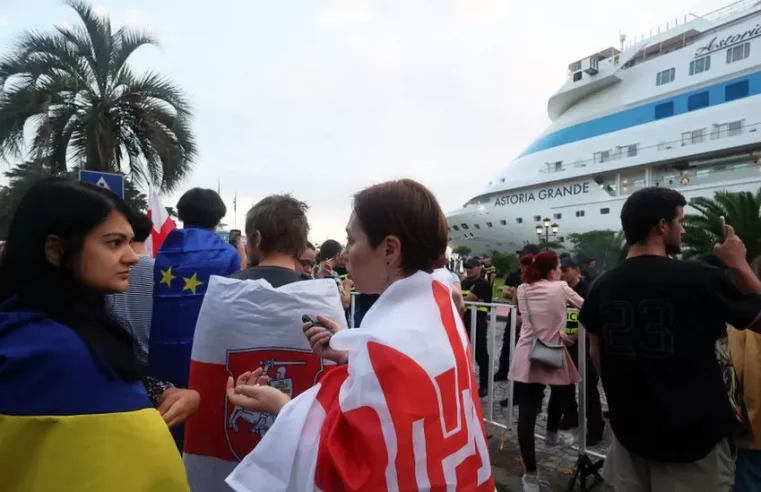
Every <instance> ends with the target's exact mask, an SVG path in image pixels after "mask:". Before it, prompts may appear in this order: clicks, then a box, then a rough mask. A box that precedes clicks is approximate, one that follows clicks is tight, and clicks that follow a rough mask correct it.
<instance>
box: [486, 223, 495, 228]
mask: <svg viewBox="0 0 761 492" xmlns="http://www.w3.org/2000/svg"><path fill="white" fill-rule="evenodd" d="M486 227H494V224H492V223H491V222H487V223H486Z"/></svg>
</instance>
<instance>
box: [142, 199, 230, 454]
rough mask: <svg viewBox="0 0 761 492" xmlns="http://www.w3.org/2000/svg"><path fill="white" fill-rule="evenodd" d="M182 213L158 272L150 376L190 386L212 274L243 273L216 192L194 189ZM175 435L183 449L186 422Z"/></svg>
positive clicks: (159, 257) (156, 268)
mask: <svg viewBox="0 0 761 492" xmlns="http://www.w3.org/2000/svg"><path fill="white" fill-rule="evenodd" d="M177 212H178V216H179V218H180V220H181V221H182V222H183V224H184V228H183V229H175V230H173V231H172V232H171V233H169V235H168V236H167V238H166V240H165V241H164V243H163V244H162V245H161V249H160V250H159V252H158V254H157V255H156V263H155V266H154V270H153V272H154V289H153V320H152V322H151V333H150V343H149V352H148V361H149V367H148V374H149V375H150V376H152V377H155V378H156V379H159V380H161V381H168V382H170V383H172V384H174V385H175V386H176V387H178V388H187V387H188V380H189V379H190V353H191V350H192V347H193V335H194V334H195V328H196V321H197V320H198V313H199V312H200V310H201V304H202V303H203V297H204V295H205V294H206V287H207V286H208V284H209V278H210V277H211V276H212V275H219V276H223V277H226V276H228V275H231V274H233V273H235V272H237V271H239V270H240V268H241V260H240V256H239V255H238V252H237V251H236V249H235V248H234V247H232V246H231V245H230V244H228V243H227V242H225V241H224V240H223V239H222V238H221V237H220V236H219V234H217V233H216V228H217V226H218V225H219V223H220V221H221V220H222V218H223V217H224V216H225V214H227V207H225V204H224V202H223V201H222V198H220V196H219V195H218V194H217V193H216V192H214V191H213V190H208V189H202V188H193V189H192V190H189V191H188V192H186V193H185V194H184V195H183V196H182V198H180V201H179V202H178V203H177ZM172 434H173V435H174V438H175V442H176V443H177V447H178V448H179V449H180V451H182V447H183V434H184V426H180V427H175V428H174V429H172Z"/></svg>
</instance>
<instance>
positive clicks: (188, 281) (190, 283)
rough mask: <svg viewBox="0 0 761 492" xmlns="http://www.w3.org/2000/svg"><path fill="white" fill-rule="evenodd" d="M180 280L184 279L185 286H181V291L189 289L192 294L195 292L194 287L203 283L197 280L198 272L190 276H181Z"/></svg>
mask: <svg viewBox="0 0 761 492" xmlns="http://www.w3.org/2000/svg"><path fill="white" fill-rule="evenodd" d="M182 280H184V281H185V287H183V288H182V291H183V292H185V291H186V290H189V291H191V292H192V293H193V294H195V293H196V289H197V288H198V286H199V285H203V282H201V281H200V280H198V273H194V274H193V276H192V277H190V278H187V277H182Z"/></svg>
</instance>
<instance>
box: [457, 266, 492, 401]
mask: <svg viewBox="0 0 761 492" xmlns="http://www.w3.org/2000/svg"><path fill="white" fill-rule="evenodd" d="M481 270H482V267H481V263H480V262H479V261H478V259H476V258H470V259H468V260H467V261H466V262H465V273H466V278H465V280H463V281H462V295H463V297H464V299H465V302H483V303H491V301H492V288H491V284H489V282H488V281H487V280H486V279H485V278H483V277H481ZM472 309H475V310H476V326H475V335H476V339H475V341H474V340H471V343H473V348H474V350H475V351H476V353H475V355H476V363H477V364H478V381H479V390H478V395H479V396H480V397H481V398H483V397H484V396H486V394H487V392H488V386H489V352H488V351H487V346H486V328H487V319H486V318H487V315H488V314H489V308H488V307H485V306H470V305H468V306H466V307H465V313H464V314H463V321H464V322H465V328H466V329H467V331H468V336H469V337H471V336H472V335H471V331H472V327H471V317H472V315H471V310H472Z"/></svg>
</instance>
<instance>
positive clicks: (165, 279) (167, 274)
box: [159, 267, 177, 289]
mask: <svg viewBox="0 0 761 492" xmlns="http://www.w3.org/2000/svg"><path fill="white" fill-rule="evenodd" d="M176 278H177V277H176V276H174V275H172V267H169V268H167V269H166V270H161V282H159V285H161V284H166V286H167V287H169V288H170V289H171V288H172V280H174V279H176Z"/></svg>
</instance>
